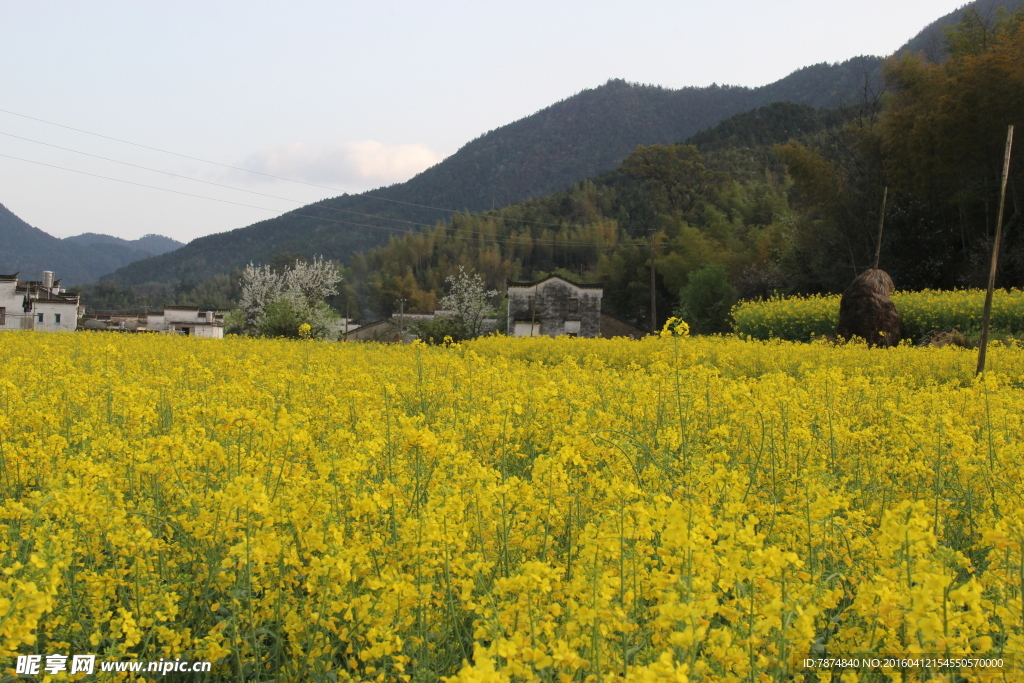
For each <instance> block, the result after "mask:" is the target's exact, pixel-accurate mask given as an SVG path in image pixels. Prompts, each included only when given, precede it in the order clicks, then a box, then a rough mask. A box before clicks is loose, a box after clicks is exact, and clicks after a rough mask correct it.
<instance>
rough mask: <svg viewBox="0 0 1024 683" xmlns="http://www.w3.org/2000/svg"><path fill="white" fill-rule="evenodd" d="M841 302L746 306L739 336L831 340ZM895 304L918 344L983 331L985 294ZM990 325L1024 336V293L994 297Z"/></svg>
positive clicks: (903, 299) (791, 300)
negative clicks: (932, 336) (946, 334)
mask: <svg viewBox="0 0 1024 683" xmlns="http://www.w3.org/2000/svg"><path fill="white" fill-rule="evenodd" d="M840 299H841V297H840V295H838V294H831V295H827V296H822V295H820V294H815V295H811V296H793V297H776V298H772V299H768V300H766V301H741V302H740V303H738V304H736V305H735V306H733V309H732V317H733V327H734V328H735V330H736V332H737V333H739V334H740V335H743V336H747V337H752V338H754V339H772V338H778V339H789V340H793V341H810V340H811V339H812V338H814V337H826V336H831V335H834V334H835V331H836V324H837V323H838V322H839V301H840ZM892 302H893V304H894V305H895V306H896V310H898V311H899V313H900V317H901V319H902V320H901V328H902V329H901V334H902V336H903V337H904V338H905V339H911V340H914V341H918V340H920V339H921V338H922V337H924V336H925V335H927V334H928V333H930V332H934V331H939V332H942V331H949V330H953V329H957V330H960V331H961V332H968V331H977V330H980V329H981V317H982V310H983V309H984V305H985V291H984V290H982V289H961V290H955V291H936V290H924V291H920V292H894V293H893V295H892ZM991 325H992V327H993V328H994V329H997V330H1001V331H1003V332H1007V333H1011V334H1020V333H1022V332H1024V291H1022V290H1019V289H1014V290H1010V291H1005V290H997V291H996V292H995V294H994V296H993V299H992V320H991Z"/></svg>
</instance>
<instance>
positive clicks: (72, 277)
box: [0, 204, 181, 286]
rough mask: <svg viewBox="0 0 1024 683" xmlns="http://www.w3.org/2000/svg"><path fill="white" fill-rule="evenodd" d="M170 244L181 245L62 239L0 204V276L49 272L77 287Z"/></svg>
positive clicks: (150, 239) (160, 240)
mask: <svg viewBox="0 0 1024 683" xmlns="http://www.w3.org/2000/svg"><path fill="white" fill-rule="evenodd" d="M173 245H177V246H181V243H180V242H176V241H174V240H172V239H169V238H167V237H162V236H160V235H147V236H146V237H143V238H141V239H138V240H131V241H129V240H122V239H120V238H117V237H111V236H110V235H97V234H95V233H86V234H84V235H76V236H75V237H68V238H67V239H63V240H62V239H58V238H56V237H54V236H53V235H49V234H47V233H45V232H43V231H42V230H40V229H39V228H34V227H32V226H31V225H29V224H28V223H26V222H25V221H23V220H21V219H20V218H18V217H17V216H16V215H14V214H13V213H11V211H10V210H8V209H7V208H6V207H5V206H4V205H3V204H0V273H15V272H20V273H21V274H22V276H23V277H24V278H26V279H39V277H40V274H41V273H42V271H44V270H52V271H54V273H55V276H56V277H58V278H61V281H62V283H63V284H64V285H65V286H67V285H78V284H82V283H85V282H95V281H96V280H97V279H99V277H100V276H101V275H103V274H104V273H109V272H110V271H112V270H114V269H117V268H120V267H122V266H125V265H127V264H129V263H131V262H132V261H137V260H139V259H144V258H149V257H151V256H154V255H156V254H160V253H166V252H167V251H170V250H171V249H176V248H177V246H173Z"/></svg>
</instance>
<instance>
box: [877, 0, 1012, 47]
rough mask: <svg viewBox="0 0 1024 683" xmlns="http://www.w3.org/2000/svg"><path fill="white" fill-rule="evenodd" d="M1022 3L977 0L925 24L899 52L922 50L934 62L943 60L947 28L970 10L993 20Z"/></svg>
mask: <svg viewBox="0 0 1024 683" xmlns="http://www.w3.org/2000/svg"><path fill="white" fill-rule="evenodd" d="M1022 3H1024V0H975V2H971V3H968V4H966V5H964V6H963V7H959V8H957V9H955V10H953V11H952V12H950V13H949V14H947V15H945V16H942V17H939V18H938V19H936V20H935V21H933V22H932V23H930V24H928V25H927V26H925V27H924V29H922V30H921V32H920V33H918V34H917V35H916V36H914V37H913V38H911V39H910V40H908V41H907V43H906V44H905V45H904V46H903V47H901V48H900V49H899V50H898V51H897V52H920V53H922V54H924V56H925V57H926V58H927V59H929V60H931V61H933V62H935V61H941V60H942V59H944V57H945V45H944V42H945V41H944V38H945V33H944V32H945V30H946V29H947V28H949V27H950V26H953V25H955V24H957V23H959V22H960V20H961V19H963V17H964V13H966V12H967V11H968V10H970V9H976V10H978V12H979V13H980V14H981V17H982V19H984V20H986V21H991V20H992V19H993V18H995V17H997V16H998V15H999V12H1000V11H1004V12H1016V11H1017V10H1018V9H1020V7H1021V5H1022Z"/></svg>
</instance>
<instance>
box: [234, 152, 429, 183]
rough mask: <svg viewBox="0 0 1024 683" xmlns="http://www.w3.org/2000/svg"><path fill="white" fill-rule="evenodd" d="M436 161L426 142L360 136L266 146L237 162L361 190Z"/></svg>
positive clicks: (398, 178)
mask: <svg viewBox="0 0 1024 683" xmlns="http://www.w3.org/2000/svg"><path fill="white" fill-rule="evenodd" d="M439 161H441V155H439V154H438V153H437V152H435V151H433V150H432V149H430V148H429V147H427V146H426V145H421V144H412V145H385V144H383V143H381V142H377V141H376V140H363V141H362V142H349V143H336V144H327V145H319V146H316V145H309V144H305V143H301V142H296V143H293V144H290V145H283V146H277V147H267V148H265V149H263V150H261V151H260V152H257V153H256V154H253V155H252V156H250V157H249V158H248V159H247V160H245V161H244V162H242V164H241V166H243V167H245V168H249V169H252V170H254V171H260V172H262V173H268V174H270V175H275V176H281V177H283V178H293V179H295V180H304V181H306V182H311V183H318V184H324V185H334V186H340V187H341V189H345V190H350V189H353V188H354V189H360V190H362V189H368V188H370V187H378V186H381V185H390V184H391V183H399V182H403V181H405V180H408V179H409V178H411V177H413V176H414V175H416V174H417V173H419V172H420V171H423V170H426V169H427V168H429V167H431V166H433V165H434V164H436V163H437V162H439Z"/></svg>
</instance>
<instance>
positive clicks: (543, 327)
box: [508, 275, 604, 337]
mask: <svg viewBox="0 0 1024 683" xmlns="http://www.w3.org/2000/svg"><path fill="white" fill-rule="evenodd" d="M603 294H604V290H603V289H602V288H601V287H599V286H597V285H581V284H578V283H576V282H571V281H569V280H566V279H565V278H562V277H558V276H557V275H551V276H549V277H547V278H544V279H543V280H538V281H537V282H512V281H509V283H508V334H509V336H510V337H539V336H548V337H557V336H559V335H562V334H565V335H569V336H571V337H599V336H601V297H602V296H603Z"/></svg>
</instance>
